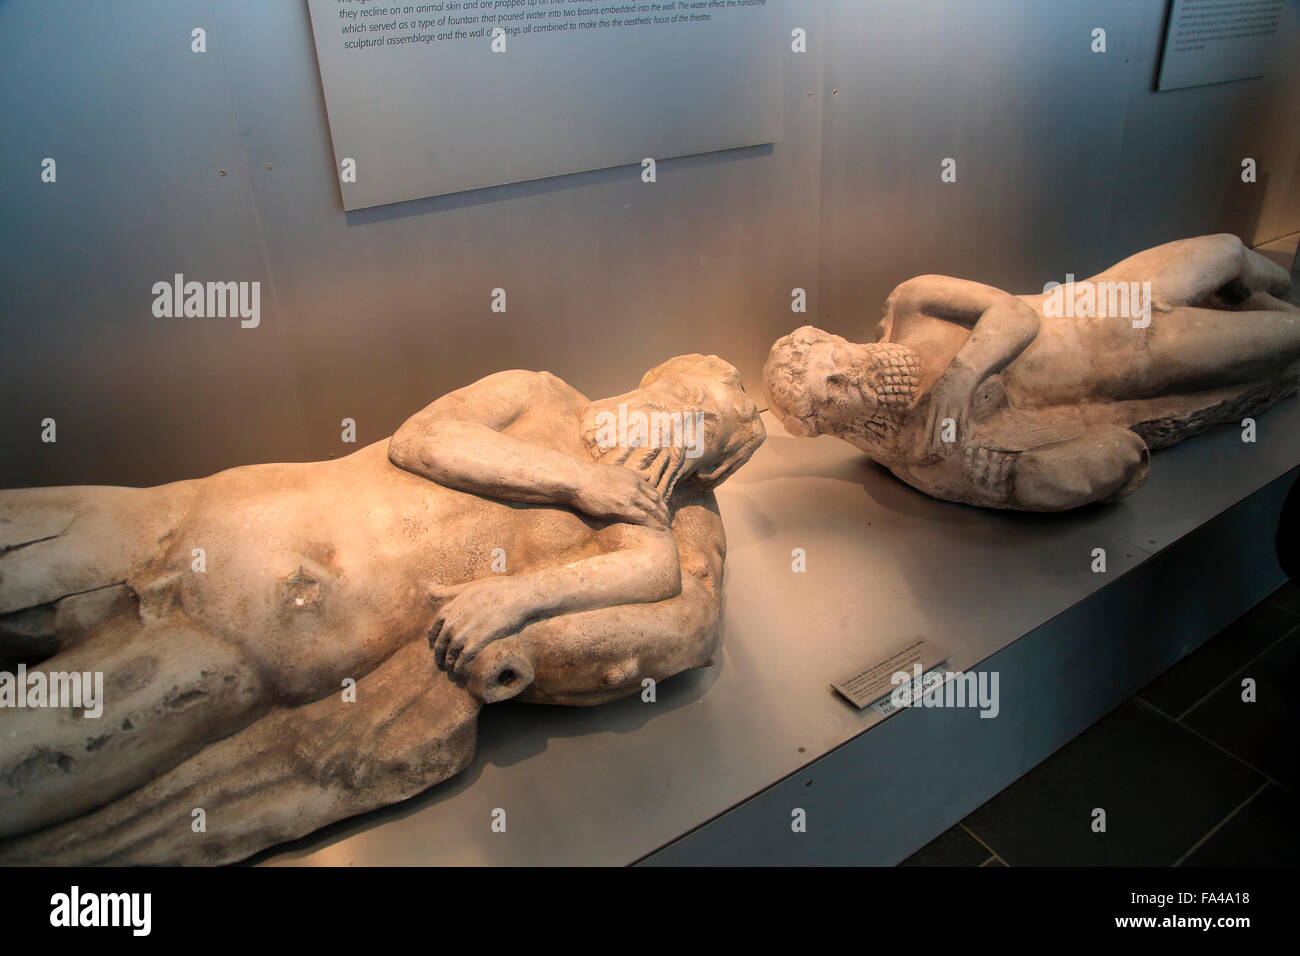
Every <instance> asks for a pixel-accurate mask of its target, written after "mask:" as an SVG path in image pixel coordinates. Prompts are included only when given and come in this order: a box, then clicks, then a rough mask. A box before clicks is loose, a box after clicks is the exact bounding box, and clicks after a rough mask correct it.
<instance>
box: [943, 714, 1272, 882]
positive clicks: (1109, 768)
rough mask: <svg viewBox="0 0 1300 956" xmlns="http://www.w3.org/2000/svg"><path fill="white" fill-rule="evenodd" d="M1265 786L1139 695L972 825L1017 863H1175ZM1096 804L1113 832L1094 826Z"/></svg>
mask: <svg viewBox="0 0 1300 956" xmlns="http://www.w3.org/2000/svg"><path fill="white" fill-rule="evenodd" d="M1262 783H1263V778H1262V777H1261V776H1260V775H1259V774H1257V773H1255V772H1254V771H1253V770H1251V769H1250V768H1248V767H1246V766H1244V765H1242V764H1241V763H1240V762H1239V761H1237V760H1234V759H1233V758H1232V757H1230V756H1228V755H1227V754H1225V753H1223V752H1222V751H1220V750H1218V749H1217V748H1215V747H1214V746H1212V745H1211V744H1208V743H1206V742H1205V741H1204V740H1201V739H1200V738H1199V737H1197V736H1196V735H1195V734H1193V733H1191V732H1189V731H1188V730H1186V729H1185V728H1183V727H1180V726H1179V725H1178V724H1176V723H1174V722H1173V721H1172V720H1170V719H1169V718H1168V717H1165V716H1164V715H1162V714H1160V713H1157V712H1156V711H1155V710H1153V709H1151V708H1150V707H1149V706H1147V705H1145V704H1142V703H1140V702H1137V701H1133V700H1130V701H1128V702H1126V703H1124V704H1121V705H1120V706H1119V707H1118V708H1117V709H1116V710H1115V711H1113V712H1112V713H1111V714H1110V715H1109V716H1107V717H1105V718H1104V719H1103V720H1101V722H1099V723H1098V724H1096V725H1095V726H1093V727H1092V728H1090V729H1089V730H1087V731H1085V732H1084V733H1083V734H1082V735H1081V736H1079V737H1077V738H1076V739H1075V740H1073V741H1071V742H1070V743H1069V744H1067V745H1066V746H1065V747H1064V748H1062V749H1061V750H1060V751H1058V752H1057V753H1056V754H1054V755H1053V756H1052V757H1049V758H1048V759H1047V760H1046V761H1044V762H1043V763H1041V764H1039V765H1038V766H1037V767H1035V768H1034V769H1033V770H1031V771H1029V773H1027V774H1025V775H1024V776H1023V777H1021V778H1020V779H1019V780H1017V781H1016V782H1015V783H1013V784H1012V785H1011V786H1010V787H1008V788H1007V789H1006V790H1004V791H1002V793H1000V794H998V795H997V796H996V797H994V798H993V799H992V800H990V801H989V802H988V803H986V804H984V806H982V807H980V808H979V809H978V810H976V811H975V812H974V813H972V814H971V815H970V816H969V817H967V818H966V819H965V820H964V821H963V823H964V824H965V826H966V827H967V828H969V829H970V831H971V832H972V833H974V834H975V835H976V836H977V837H979V839H980V840H981V841H983V842H984V843H985V844H987V845H988V846H990V847H992V848H993V849H994V850H996V851H997V854H998V856H1000V857H1001V858H1002V859H1003V860H1005V861H1006V862H1007V864H1008V865H1010V866H1090V865H1107V866H1169V865H1170V864H1172V863H1174V862H1175V861H1176V860H1178V859H1179V858H1180V857H1181V856H1182V855H1183V854H1184V853H1185V852H1187V850H1188V849H1189V848H1190V847H1192V846H1194V845H1195V843H1196V841H1197V840H1199V839H1201V838H1202V837H1203V836H1204V835H1205V834H1206V833H1209V832H1210V830H1211V829H1213V827H1214V826H1215V824H1217V823H1219V822H1220V821H1221V820H1223V819H1224V817H1226V816H1227V815H1228V814H1229V813H1231V812H1232V811H1233V809H1235V808H1236V807H1238V806H1240V805H1241V803H1242V802H1243V801H1244V800H1245V799H1246V798H1247V797H1248V796H1250V795H1251V794H1252V793H1253V792H1254V791H1255V790H1256V789H1258V788H1259V786H1260V784H1262ZM1097 807H1100V808H1102V809H1104V810H1105V811H1106V824H1107V826H1106V832H1105V833H1094V832H1093V831H1092V820H1093V809H1094V808H1097Z"/></svg>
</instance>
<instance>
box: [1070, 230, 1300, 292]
mask: <svg viewBox="0 0 1300 956" xmlns="http://www.w3.org/2000/svg"><path fill="white" fill-rule="evenodd" d="M1093 281H1097V282H1101V281H1118V282H1150V283H1151V285H1152V291H1153V293H1154V295H1155V296H1156V298H1157V299H1159V300H1161V301H1162V302H1164V303H1165V304H1167V305H1171V306H1179V305H1200V304H1202V303H1204V302H1205V301H1206V299H1208V298H1210V297H1211V296H1213V295H1215V293H1217V292H1219V291H1220V290H1229V291H1234V294H1235V297H1237V298H1245V297H1246V296H1248V295H1250V294H1251V293H1253V292H1257V291H1258V292H1268V293H1271V294H1272V295H1275V296H1284V295H1286V293H1287V290H1289V289H1290V287H1291V276H1290V273H1288V272H1287V271H1286V270H1285V269H1283V268H1282V267H1281V266H1279V265H1277V264H1276V263H1274V262H1271V261H1269V260H1268V259H1266V258H1265V257H1264V256H1261V255H1260V254H1259V253H1258V252H1255V251H1254V250H1253V249H1247V248H1246V246H1245V245H1243V244H1242V241H1241V240H1240V239H1238V238H1237V237H1236V236H1233V235H1228V234H1223V235H1215V236H1197V237H1196V238H1194V239H1179V240H1177V241H1176V242H1169V243H1165V244H1164V245H1162V246H1156V247H1155V248H1154V249H1147V250H1144V251H1143V252H1139V253H1137V254H1136V255H1133V256H1129V257H1128V258H1127V259H1124V260H1123V261H1122V262H1118V263H1116V264H1115V265H1113V266H1111V267H1110V268H1109V269H1107V270H1106V271H1105V272H1103V273H1101V274H1100V275H1097V276H1094V277H1093Z"/></svg>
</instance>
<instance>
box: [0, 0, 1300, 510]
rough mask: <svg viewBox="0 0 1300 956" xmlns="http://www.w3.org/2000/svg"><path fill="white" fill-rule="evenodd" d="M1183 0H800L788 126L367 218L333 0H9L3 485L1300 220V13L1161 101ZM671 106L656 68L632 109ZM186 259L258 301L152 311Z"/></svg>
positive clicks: (257, 448)
mask: <svg viewBox="0 0 1300 956" xmlns="http://www.w3.org/2000/svg"><path fill="white" fill-rule="evenodd" d="M1297 6H1300V5H1298V4H1290V5H1289V13H1288V16H1289V17H1290V18H1291V21H1292V22H1291V24H1290V26H1291V27H1292V28H1294V26H1295V25H1296V19H1297V10H1296V7H1297ZM1165 7H1166V3H1165V0H1087V2H1084V0H1053V2H1048V0H981V2H980V3H965V2H955V0H946V2H944V0H879V2H870V3H867V2H864V0H786V2H785V19H786V24H787V32H788V31H789V30H790V29H793V28H794V27H796V26H800V27H804V28H805V29H807V31H808V35H809V38H810V42H809V52H808V53H806V54H793V53H790V54H788V55H787V56H786V57H785V76H784V133H783V139H782V141H781V142H779V143H776V144H774V145H772V146H769V147H756V148H750V149H741V150H733V151H729V152H723V153H715V154H710V155H705V156H696V157H688V158H684V159H675V160H665V161H663V162H661V163H660V164H659V169H658V181H657V182H656V183H654V184H645V183H643V182H641V178H640V168H639V167H623V168H618V169H608V170H601V171H597V172H591V173H582V174H577V175H572V176H564V177H558V178H555V179H549V180H543V181H538V182H531V183H520V184H515V185H510V186H503V187H497V188H493V189H486V190H479V191H475V192H471V193H461V194H456V195H451V196H444V197H437V198H431V199H426V200H417V201H414V202H408V203H402V204H397V205H392V206H384V207H377V208H373V209H367V210H361V211H358V212H354V213H345V212H344V211H343V209H342V205H341V202H340V198H339V191H338V186H337V182H336V176H335V171H334V165H333V164H334V156H333V151H332V149H331V146H330V138H329V130H328V126H327V123H326V116H325V109H324V104H323V101H322V96H321V88H320V79H319V75H318V72H317V68H316V61H315V54H314V52H313V45H312V35H311V28H310V25H309V22H308V16H307V8H306V3H305V2H301V0H219V2H211V3H209V2H206V0H169V2H166V3H158V2H144V0H123V2H118V3H114V4H88V3H85V2H79V0H0V62H3V63H4V64H5V67H6V73H7V75H8V77H9V78H10V82H8V83H6V85H5V88H4V90H3V92H2V93H0V104H2V105H0V123H2V124H3V126H2V128H3V129H4V136H3V139H0V185H2V187H3V188H2V189H0V222H3V223H4V227H3V232H2V233H0V292H2V293H3V294H2V295H0V321H2V322H3V323H4V333H3V338H2V339H0V342H2V343H3V349H4V352H3V354H4V371H3V375H2V376H0V447H3V448H4V449H5V455H4V458H3V462H4V466H3V468H0V486H4V487H20V486H26V485H44V484H87V483H119V484H153V483H158V482H163V481H169V480H175V479H180V478H188V477H196V476H199V475H203V474H207V473H210V472H212V471H215V470H218V469H221V468H225V467H229V466H232V465H237V464H244V463H252V462H261V461H271V460H305V459H316V458H326V457H329V456H331V455H341V454H346V453H347V452H349V451H351V450H353V449H354V448H355V447H358V446H360V445H362V444H365V443H368V442H370V441H373V440H376V439H379V438H382V437H384V436H386V435H388V434H391V433H392V431H393V430H394V429H395V428H396V427H397V426H398V425H399V424H400V423H401V422H402V421H403V420H404V419H405V418H406V417H407V416H408V415H409V414H411V413H412V412H413V411H415V410H416V409H418V408H420V407H422V406H423V405H424V404H426V403H427V402H429V401H430V400H431V399H433V398H434V397H436V396H438V395H440V394H442V393H444V392H446V391H448V390H450V389H453V388H456V387H459V386H461V385H464V384H467V383H468V382H471V381H473V380H474V379H476V378H479V377H481V376H483V375H485V374H488V373H490V372H493V371H497V370H500V369H502V368H512V367H522V368H534V369H548V370H550V371H552V372H554V373H556V374H557V375H559V376H560V377H562V378H564V379H565V380H567V381H569V382H570V383H572V384H573V385H575V386H576V387H578V388H580V389H581V390H583V391H584V392H586V393H587V394H588V395H592V396H597V395H608V394H613V393H616V392H621V391H624V390H627V389H629V388H631V387H633V386H634V385H635V384H636V381H637V379H638V378H639V376H640V374H641V373H642V372H643V371H644V370H645V369H646V368H648V367H649V366H651V365H653V364H655V363H657V362H659V361H661V360H663V359H664V358H667V357H669V356H671V355H674V354H678V353H682V352H695V351H698V352H716V353H718V354H720V355H723V356H724V357H726V358H728V359H729V360H731V361H732V362H734V363H735V364H737V365H738V366H739V367H740V369H741V371H742V373H743V374H744V376H745V378H746V380H747V382H748V383H749V384H750V387H751V389H754V390H757V386H758V383H759V369H760V368H761V365H762V361H763V359H764V357H765V356H766V353H767V350H768V347H769V346H770V344H771V342H772V341H773V340H774V339H775V338H776V337H778V336H779V335H781V334H784V333H785V332H788V331H789V330H790V329H791V328H793V327H794V326H796V325H800V324H803V323H804V322H811V321H816V322H817V324H819V325H823V326H824V327H826V328H829V329H831V330H833V331H837V332H842V333H844V334H849V335H856V336H865V335H866V333H867V330H868V329H869V328H870V327H871V324H872V323H874V321H875V318H876V317H877V316H878V314H879V311H880V308H881V305H882V304H883V301H884V298H885V296H886V295H887V294H888V292H889V290H890V288H892V287H893V285H895V284H896V283H898V282H900V281H902V280H903V279H906V278H908V277H910V276H912V275H916V274H920V273H926V272H937V273H946V274H951V275H959V276H967V277H970V278H977V279H980V280H982V281H985V282H990V283H993V284H997V285H1000V286H1003V287H1006V288H1010V289H1014V290H1018V291H1028V290H1030V289H1031V288H1032V289H1037V288H1041V286H1042V284H1043V283H1044V282H1046V281H1048V280H1049V279H1059V278H1061V277H1063V276H1064V274H1065V273H1066V272H1071V271H1072V272H1076V273H1083V272H1087V271H1091V270H1093V269H1097V268H1100V267H1102V266H1103V265H1106V264H1108V263H1109V262H1111V261H1113V260H1114V259H1117V258H1120V257H1122V256H1123V255H1126V254H1127V253H1129V252H1131V251H1135V250H1137V249H1141V248H1145V247H1147V246H1150V245H1153V244H1155V243H1157V242H1161V241H1165V240H1168V239H1173V238H1177V237H1179V236H1185V235H1193V234H1198V233H1204V232H1215V231H1232V232H1237V233H1239V234H1241V235H1242V236H1243V238H1246V239H1247V241H1257V242H1262V241H1266V240H1267V239H1270V238H1276V237H1277V236H1280V235H1284V234H1286V233H1288V232H1294V231H1296V230H1300V191H1298V190H1297V188H1296V171H1297V154H1298V153H1300V141H1297V138H1296V134H1295V129H1296V124H1295V123H1294V122H1292V123H1291V124H1290V125H1289V126H1288V125H1286V120H1287V119H1294V118H1295V116H1296V115H1297V113H1298V112H1300V104H1297V95H1296V92H1297V77H1298V76H1300V56H1297V55H1295V54H1296V53H1297V52H1300V50H1297V48H1296V45H1295V39H1294V38H1295V35H1296V31H1295V30H1294V29H1291V30H1289V35H1290V36H1291V37H1292V39H1291V40H1290V41H1288V42H1290V43H1291V44H1292V46H1291V48H1290V49H1289V50H1288V57H1287V58H1286V59H1284V60H1283V63H1284V64H1285V70H1284V71H1280V72H1279V71H1275V72H1274V75H1272V76H1270V77H1268V78H1264V79H1259V80H1248V81H1242V82H1238V83H1232V84H1224V85H1221V86H1216V87H1202V88H1195V89H1189V90H1180V91H1175V92H1171V93H1162V94H1156V93H1154V92H1152V90H1153V88H1154V75H1155V70H1156V66H1157V62H1158V54H1159V49H1160V45H1161V40H1162V36H1161V33H1162V29H1163V21H1164V16H1165ZM195 26H202V27H204V28H205V29H206V30H207V33H208V52H207V53H205V54H195V53H192V52H191V51H190V49H189V42H188V38H189V34H190V31H191V30H192V29H193V28H194V27H195ZM1096 26H1102V27H1104V28H1105V29H1106V30H1107V34H1108V44H1109V52H1108V53H1106V54H1104V55H1094V54H1092V53H1090V52H1089V49H1088V39H1089V35H1090V32H1091V30H1092V29H1093V28H1094V27H1096ZM592 81H593V82H617V81H618V80H617V78H610V77H593V78H592ZM653 102H654V91H653V89H642V88H637V87H636V86H633V85H631V84H629V86H628V89H627V104H628V108H629V109H639V108H653ZM375 108H376V109H383V102H382V96H380V97H377V101H376V103H375ZM408 121H411V120H410V119H409V118H407V117H394V122H395V123H399V124H400V123H402V122H408ZM581 121H582V120H581V117H566V116H558V115H557V116H556V117H555V135H557V136H563V135H565V131H566V129H569V128H571V124H573V123H580V122H581ZM683 121H689V118H684V119H683ZM447 135H448V136H454V135H456V132H455V130H448V131H447ZM46 156H49V157H54V158H55V159H56V160H57V163H58V181H57V183H56V184H45V183H42V182H40V178H39V171H40V163H41V160H42V159H43V158H44V157H46ZM949 156H951V157H954V158H956V159H957V160H958V182H957V183H955V184H942V183H940V181H939V163H940V161H941V160H942V159H943V158H944V157H949ZM1243 156H1253V157H1255V158H1256V159H1257V160H1258V161H1259V167H1260V171H1261V175H1260V182H1259V183H1257V184H1255V185H1253V186H1246V185H1243V184H1240V181H1239V176H1238V170H1239V168H1240V160H1241V158H1242V157H1243ZM268 164H269V166H268ZM222 173H224V175H222ZM1270 176H1272V177H1273V179H1272V180H1270V179H1269V177H1270ZM1279 177H1280V178H1279ZM1263 232H1267V233H1268V234H1263ZM176 273H181V274H183V275H184V276H185V277H186V278H187V279H197V280H199V281H211V280H220V281H230V280H235V281H241V280H242V281H257V282H260V283H261V290H262V301H261V313H262V317H261V324H260V325H259V326H258V327H257V328H255V329H241V328H240V327H239V323H238V320H234V319H158V318H154V317H153V315H152V314H151V305H152V301H153V296H152V293H151V291H150V290H151V288H152V286H153V283H155V282H158V281H169V280H170V279H171V277H172V276H173V275H174V274H176ZM795 287H801V288H804V289H806V290H807V293H808V297H809V305H808V314H807V315H794V314H792V313H791V310H790V298H791V290H792V289H794V288H795ZM495 288H504V289H505V290H506V292H507V297H508V299H507V301H508V310H507V311H506V312H505V313H504V314H501V313H493V312H492V311H491V310H490V308H489V305H490V297H491V293H492V290H493V289H495ZM44 418H53V419H55V420H56V422H57V423H58V426H57V427H58V437H59V441H58V442H57V443H55V444H45V443H42V442H40V441H39V433H40V422H41V421H42V419H44ZM344 418H351V419H354V420H355V421H356V427H357V442H358V444H357V445H355V446H354V445H348V444H344V443H342V442H341V441H340V432H341V425H340V423H341V421H342V419H344Z"/></svg>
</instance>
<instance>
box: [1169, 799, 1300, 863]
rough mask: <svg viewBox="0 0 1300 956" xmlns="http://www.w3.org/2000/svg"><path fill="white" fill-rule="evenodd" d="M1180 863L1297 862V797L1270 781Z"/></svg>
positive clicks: (1299, 840)
mask: <svg viewBox="0 0 1300 956" xmlns="http://www.w3.org/2000/svg"><path fill="white" fill-rule="evenodd" d="M1183 866H1300V799H1297V798H1296V797H1295V796H1294V795H1293V794H1291V793H1289V792H1288V791H1286V790H1283V789H1282V788H1281V787H1279V786H1277V785H1276V784H1272V783H1270V784H1269V785H1268V786H1267V787H1266V788H1264V790H1263V791H1262V792H1261V793H1259V794H1258V795H1257V796H1256V797H1255V798H1254V799H1252V800H1251V801H1250V803H1248V804H1246V806H1244V807H1242V808H1241V810H1240V811H1238V812H1237V813H1236V814H1235V815H1234V816H1233V818H1232V819H1231V820H1229V821H1228V822H1227V823H1225V824H1224V825H1223V826H1221V827H1220V828H1219V829H1218V830H1216V831H1215V832H1214V835H1213V836H1211V837H1210V838H1209V839H1208V840H1206V841H1205V842H1204V843H1203V844H1201V845H1200V846H1199V847H1197V848H1196V851H1195V852H1194V853H1192V854H1191V855H1190V856H1189V857H1188V858H1187V859H1186V860H1184V861H1183Z"/></svg>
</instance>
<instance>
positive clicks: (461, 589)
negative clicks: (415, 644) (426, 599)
mask: <svg viewBox="0 0 1300 956" xmlns="http://www.w3.org/2000/svg"><path fill="white" fill-rule="evenodd" d="M430 596H431V597H432V598H433V600H435V601H442V602H443V604H442V606H441V607H440V608H439V609H438V614H437V616H436V617H435V618H434V621H433V627H431V628H430V629H429V646H430V647H431V648H433V659H434V662H435V663H436V664H437V665H438V667H440V668H441V669H442V670H444V671H447V672H448V673H449V674H453V675H454V676H455V677H457V678H460V679H464V678H466V677H468V676H469V669H470V665H472V664H473V663H474V658H476V657H477V656H478V654H479V652H480V651H482V650H483V648H485V647H487V646H488V645H489V644H491V643H492V642H493V641H499V640H501V638H503V637H509V636H510V635H511V634H514V633H515V632H516V631H518V630H519V629H520V628H522V627H523V626H524V624H525V623H527V621H528V614H529V607H528V602H527V599H526V595H525V594H524V593H523V591H522V589H521V588H520V587H519V585H518V583H517V582H516V581H514V580H513V579H511V578H508V577H498V578H483V579H481V580H478V581H470V582H469V583H467V584H457V585H452V586H450V587H438V588H434V589H433V590H432V591H431V592H430Z"/></svg>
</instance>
